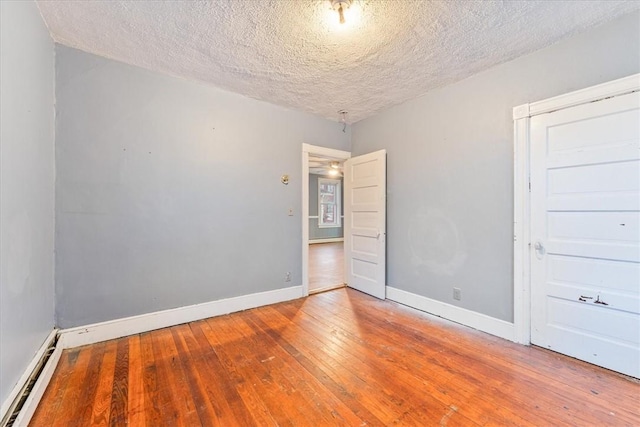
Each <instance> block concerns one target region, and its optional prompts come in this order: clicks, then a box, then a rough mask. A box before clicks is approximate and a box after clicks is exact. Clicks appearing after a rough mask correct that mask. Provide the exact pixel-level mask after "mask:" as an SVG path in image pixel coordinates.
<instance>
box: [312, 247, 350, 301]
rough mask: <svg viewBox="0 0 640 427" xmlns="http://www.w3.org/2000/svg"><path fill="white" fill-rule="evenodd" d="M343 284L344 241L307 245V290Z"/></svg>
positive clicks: (319, 289) (318, 289)
mask: <svg viewBox="0 0 640 427" xmlns="http://www.w3.org/2000/svg"><path fill="white" fill-rule="evenodd" d="M342 284H344V243H343V242H332V243H315V244H313V245H309V291H310V292H314V291H321V290H323V289H327V288H329V289H330V288H332V287H335V286H337V285H342Z"/></svg>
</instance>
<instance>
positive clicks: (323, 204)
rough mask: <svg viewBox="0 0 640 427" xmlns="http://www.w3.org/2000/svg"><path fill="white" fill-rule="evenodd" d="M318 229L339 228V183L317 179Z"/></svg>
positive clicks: (334, 180)
mask: <svg viewBox="0 0 640 427" xmlns="http://www.w3.org/2000/svg"><path fill="white" fill-rule="evenodd" d="M318 211H319V212H318V227H322V228H329V227H340V181H339V180H337V179H326V178H320V179H318Z"/></svg>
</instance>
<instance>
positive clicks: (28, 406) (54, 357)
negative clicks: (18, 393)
mask: <svg viewBox="0 0 640 427" xmlns="http://www.w3.org/2000/svg"><path fill="white" fill-rule="evenodd" d="M60 356H62V346H61V345H60V344H59V343H58V345H56V349H55V350H54V351H53V353H51V357H49V360H47V363H46V364H45V365H44V368H43V369H42V372H40V376H39V377H38V379H37V381H36V383H35V384H34V386H33V388H32V389H31V393H29V397H27V400H26V401H25V402H24V405H23V406H22V409H21V410H20V413H19V414H18V416H17V417H16V420H15V422H14V423H13V425H14V426H16V427H26V426H28V425H29V422H30V421H31V417H33V414H35V413H36V409H37V408H38V404H39V403H40V399H42V396H44V392H45V390H46V389H47V386H48V385H49V381H51V377H53V373H54V372H55V370H56V367H57V366H58V362H59V361H60Z"/></svg>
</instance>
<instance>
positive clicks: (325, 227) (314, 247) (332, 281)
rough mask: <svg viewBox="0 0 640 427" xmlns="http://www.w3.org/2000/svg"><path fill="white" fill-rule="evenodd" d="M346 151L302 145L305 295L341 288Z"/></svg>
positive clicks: (303, 282) (303, 279) (342, 277)
mask: <svg viewBox="0 0 640 427" xmlns="http://www.w3.org/2000/svg"><path fill="white" fill-rule="evenodd" d="M350 157H351V153H349V152H347V151H341V150H335V149H331V148H326V147H319V146H313V145H309V144H302V287H303V294H304V295H305V296H306V295H309V294H313V293H318V292H324V291H328V290H330V289H335V288H338V287H342V286H344V285H345V282H346V280H345V269H344V200H343V199H344V197H343V195H344V190H343V184H342V165H343V163H344V161H345V160H346V159H348V158H350Z"/></svg>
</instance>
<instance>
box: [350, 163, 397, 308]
mask: <svg viewBox="0 0 640 427" xmlns="http://www.w3.org/2000/svg"><path fill="white" fill-rule="evenodd" d="M386 159H387V152H386V150H380V151H376V152H373V153H369V154H365V155H362V156H357V157H352V158H350V159H349V160H347V161H346V162H345V164H344V243H345V247H344V258H345V276H346V279H347V285H348V286H350V287H352V288H354V289H357V290H359V291H362V292H365V293H367V294H369V295H372V296H374V297H377V298H381V299H384V298H385V296H386V169H387V162H386Z"/></svg>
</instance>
